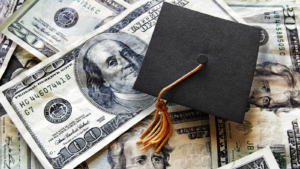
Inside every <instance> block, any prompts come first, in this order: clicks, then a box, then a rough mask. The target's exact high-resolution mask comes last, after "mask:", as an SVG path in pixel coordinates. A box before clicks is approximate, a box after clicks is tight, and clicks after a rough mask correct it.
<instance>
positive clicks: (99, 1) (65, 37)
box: [0, 0, 126, 60]
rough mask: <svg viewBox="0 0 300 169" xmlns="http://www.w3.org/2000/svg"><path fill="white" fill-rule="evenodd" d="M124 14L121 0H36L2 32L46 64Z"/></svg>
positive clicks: (27, 3) (23, 8)
mask: <svg viewBox="0 0 300 169" xmlns="http://www.w3.org/2000/svg"><path fill="white" fill-rule="evenodd" d="M125 10H126V7H124V6H122V5H121V4H120V3H119V2H118V0H90V1H84V0H75V1H74V0H33V1H27V2H26V3H24V5H23V7H22V8H20V10H19V11H18V13H16V14H14V15H13V16H12V17H10V18H9V19H8V20H7V21H6V22H4V23H3V24H2V25H1V28H0V30H1V31H2V32H3V33H4V34H5V35H7V36H8V37H9V38H10V39H12V40H13V41H14V42H16V43H17V44H18V45H20V46H22V47H23V48H24V49H26V50H27V51H29V52H31V53H32V54H34V55H35V56H37V57H38V58H39V59H41V60H43V59H45V58H47V57H50V56H52V55H54V54H55V53H57V52H59V51H61V50H62V49H64V48H66V47H68V46H69V45H70V44H72V43H73V42H75V41H76V40H78V39H80V38H82V37H83V36H85V35H86V34H87V33H89V32H92V31H93V30H95V29H97V28H99V27H101V26H102V25H104V24H106V23H107V22H109V21H110V20H112V19H113V18H114V17H116V16H117V15H119V14H120V13H122V12H123V11H125Z"/></svg>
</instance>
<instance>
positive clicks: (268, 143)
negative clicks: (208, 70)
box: [0, 0, 300, 169]
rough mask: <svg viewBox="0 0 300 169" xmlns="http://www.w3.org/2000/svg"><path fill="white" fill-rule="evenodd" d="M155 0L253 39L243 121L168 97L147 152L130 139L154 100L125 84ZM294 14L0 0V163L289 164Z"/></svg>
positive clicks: (23, 168)
mask: <svg viewBox="0 0 300 169" xmlns="http://www.w3.org/2000/svg"><path fill="white" fill-rule="evenodd" d="M164 1H165V2H168V3H171V4H174V5H178V6H181V7H183V8H188V9H191V10H194V11H198V12H202V13H205V14H208V15H212V16H215V17H218V18H222V19H226V20H230V21H232V22H238V23H242V24H247V25H250V26H254V27H257V28H260V29H261V39H260V42H259V45H260V47H259V53H258V60H257V66H256V71H255V75H254V78H253V84H252V87H251V92H250V94H249V100H248V103H249V110H248V111H247V112H246V114H245V119H244V122H243V124H238V123H235V122H231V121H227V120H224V119H220V118H218V117H215V116H211V115H208V114H206V113H204V112H200V111H197V110H193V109H190V108H187V107H184V106H181V105H177V104H175V103H171V102H167V106H168V109H169V110H168V111H169V113H170V116H171V121H172V124H173V132H172V137H171V138H170V139H169V140H168V142H167V143H166V144H165V145H164V146H163V148H162V149H161V151H160V152H159V153H156V152H155V147H150V148H149V149H147V150H144V151H140V149H141V148H142V146H141V145H137V144H136V141H138V140H140V138H139V136H140V134H141V133H143V131H145V130H146V128H147V127H148V126H149V124H150V123H151V122H152V120H153V119H154V111H155V109H156V108H155V101H156V98H155V97H153V96H150V95H147V94H144V93H141V92H138V91H135V90H133V89H132V86H133V84H134V82H135V80H136V78H137V75H138V72H139V70H140V67H141V64H142V62H143V59H144V57H145V54H146V51H147V48H148V45H149V43H150V40H151V36H152V33H153V31H154V28H155V24H156V21H157V19H158V17H159V13H160V10H161V7H162V5H163V2H164ZM299 12H300V4H299V2H298V1H297V0H281V1H280V0H225V1H223V0H0V24H1V25H0V36H1V41H0V45H1V48H0V77H1V80H0V85H1V86H0V169H6V168H8V169H17V168H18V169H42V168H47V169H48V168H54V169H72V168H76V169H94V168H95V169H96V168H101V169H102V168H105V169H106V168H114V169H123V168H124V169H125V168H138V169H140V168H146V169H148V168H155V169H164V168H175V169H177V168H183V169H193V168H203V169H210V168H219V167H222V168H223V169H225V168H243V169H244V168H255V169H258V168H260V169H261V168H269V169H275V168H280V169H298V168H300V131H299V127H298V124H300V52H299V50H300V46H299V37H300V32H299V31H300V24H299V22H300V21H299V17H298V16H299V14H300V13H299ZM174 17H176V16H174ZM220 29H222V25H220ZM203 33H205V32H203ZM236 36H239V35H236ZM240 38H243V37H240ZM245 40H247V39H245ZM245 59H247V58H245ZM241 66H242V65H241ZM233 92H234V91H233ZM298 136H299V137H298ZM298 142H299V145H298V144H297V143H298ZM298 152H299V154H298ZM252 153H253V154H252Z"/></svg>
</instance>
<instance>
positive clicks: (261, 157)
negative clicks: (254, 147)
mask: <svg viewBox="0 0 300 169" xmlns="http://www.w3.org/2000/svg"><path fill="white" fill-rule="evenodd" d="M247 168H254V169H256V168H259V169H260V168H263V169H279V167H278V165H277V162H276V160H275V158H274V156H273V154H272V152H271V150H270V148H268V147H267V148H264V149H261V150H259V151H257V152H255V153H253V154H251V155H248V156H246V157H244V158H242V159H240V160H237V161H234V162H232V163H230V164H228V165H225V166H223V167H220V168H219V169H247Z"/></svg>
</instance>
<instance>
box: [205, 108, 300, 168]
mask: <svg viewBox="0 0 300 169" xmlns="http://www.w3.org/2000/svg"><path fill="white" fill-rule="evenodd" d="M299 118H300V111H299V109H293V110H292V111H290V112H288V113H280V114H275V113H273V112H270V111H268V110H262V111H261V110H260V109H250V111H249V112H247V113H246V115H245V120H244V123H243V124H238V123H234V122H231V121H226V120H223V119H219V118H215V117H214V116H210V128H211V144H212V145H211V146H212V167H213V168H217V167H221V166H223V165H226V164H228V163H231V162H233V161H235V160H238V159H240V158H242V157H245V156H247V155H249V154H251V153H253V152H256V151H257V150H260V149H262V148H264V147H270V148H271V150H272V152H273V155H274V156H275V158H276V161H277V163H278V165H279V167H280V168H286V169H294V168H299V167H300V163H298V161H297V159H298V156H297V155H298V154H297V153H298V152H297V151H296V147H297V141H296V140H297V138H298V134H299V130H298V123H297V119H299Z"/></svg>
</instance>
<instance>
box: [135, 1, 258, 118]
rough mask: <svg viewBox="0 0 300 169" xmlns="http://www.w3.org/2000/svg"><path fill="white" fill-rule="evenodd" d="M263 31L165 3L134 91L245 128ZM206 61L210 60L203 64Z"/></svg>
mask: <svg viewBox="0 0 300 169" xmlns="http://www.w3.org/2000/svg"><path fill="white" fill-rule="evenodd" d="M260 32H261V30H260V29H258V28H255V27H251V26H247V25H243V24H239V23H235V22H231V21H227V20H223V19H219V18H216V17H213V16H210V15H206V14H203V13H199V12H196V11H192V10H189V9H185V8H182V7H178V6H175V5H172V4H169V3H166V2H165V3H164V5H163V7H162V10H161V12H160V16H159V18H158V21H157V24H156V27H155V30H154V33H153V36H152V39H151V42H150V45H149V48H148V51H147V53H146V56H145V59H144V62H143V65H142V67H141V70H140V72H139V75H138V78H137V80H136V82H135V85H134V87H133V88H134V89H135V90H138V91H141V92H144V93H147V94H150V95H153V96H158V94H159V92H160V91H161V90H162V89H163V88H164V87H166V86H168V85H169V84H171V83H173V82H174V81H176V80H177V79H179V78H181V77H182V76H184V75H185V74H186V73H188V72H190V71H191V70H193V69H194V68H196V67H197V66H198V65H199V63H201V62H203V63H204V62H206V61H205V58H207V63H206V64H204V66H203V67H202V68H201V69H200V70H199V71H197V72H196V73H194V74H193V75H191V76H190V77H188V78H187V79H185V80H184V81H182V82H180V83H179V84H177V85H176V86H174V87H172V88H171V89H169V90H168V91H166V92H165V93H164V94H163V96H162V98H163V99H165V100H168V101H171V102H174V103H178V104H180V105H184V106H187V107H190V108H193V109H197V110H200V111H202V112H205V113H209V114H212V115H215V116H218V117H221V118H224V119H228V120H231V121H235V122H238V123H242V122H243V120H244V115H245V112H246V109H247V102H248V97H249V93H250V88H251V84H252V80H253V76H254V71H255V65H256V60H257V54H258V48H259V40H260ZM203 58H204V60H203Z"/></svg>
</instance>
